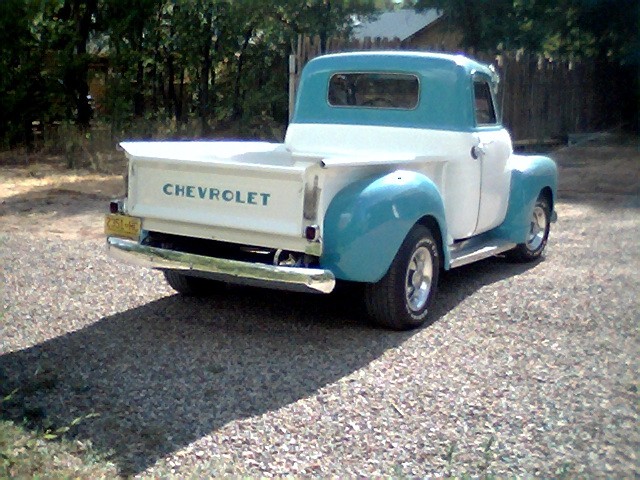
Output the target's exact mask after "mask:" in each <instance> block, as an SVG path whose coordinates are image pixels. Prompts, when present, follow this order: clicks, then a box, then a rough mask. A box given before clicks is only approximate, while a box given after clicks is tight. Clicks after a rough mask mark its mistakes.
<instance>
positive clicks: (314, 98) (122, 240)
mask: <svg viewBox="0 0 640 480" xmlns="http://www.w3.org/2000/svg"><path fill="white" fill-rule="evenodd" d="M496 82H497V77H496V75H495V73H494V71H493V70H492V69H490V68H488V67H487V66H485V65H482V64H479V63H477V62H475V61H473V60H470V59H468V58H466V57H463V56H454V55H444V54H431V53H424V52H420V53H419V52H366V53H346V54H336V55H326V56H322V57H318V58H316V59H314V60H312V61H311V62H309V63H308V64H307V66H306V67H305V69H304V71H303V73H302V76H301V80H300V86H299V92H298V95H297V99H296V106H295V111H294V114H293V118H292V121H291V123H290V125H289V127H288V130H287V134H286V138H285V141H284V143H267V142H232V141H210V142H199V141H198V142H124V143H122V147H123V148H124V150H125V152H126V154H127V156H128V158H129V169H128V186H127V197H126V198H124V199H121V200H118V201H114V202H112V203H111V213H110V214H109V215H107V217H106V219H105V230H106V234H107V236H108V238H107V244H108V250H109V252H110V254H111V255H113V256H114V257H116V258H118V259H121V260H122V261H124V262H129V263H134V264H137V265H142V266H145V267H151V268H155V269H159V270H162V271H163V272H164V275H165V277H166V280H167V282H168V283H169V285H171V286H172V287H173V288H174V289H175V290H177V291H178V292H180V293H182V294H191V295H194V294H207V293H208V292H211V291H212V290H213V289H215V288H219V287H220V282H230V283H240V284H250V285H260V286H265V287H272V288H280V289H289V290H299V291H308V292H316V293H329V292H331V291H332V290H333V289H334V287H335V284H336V282H337V281H344V282H357V283H359V284H361V285H362V286H363V288H362V289H361V290H362V292H363V293H362V295H364V302H363V303H364V305H365V308H366V310H367V312H368V314H369V316H370V317H371V318H372V320H374V321H375V322H376V323H378V324H380V325H382V326H385V327H388V328H392V329H398V330H403V329H411V328H415V327H418V326H420V325H422V324H423V323H424V322H425V321H426V320H427V319H428V313H429V309H430V306H431V303H432V301H433V300H434V296H435V294H436V289H437V284H438V276H439V273H440V272H441V271H442V270H443V269H444V270H448V269H451V268H455V267H458V266H461V265H465V264H468V263H471V262H475V261H477V260H480V259H483V258H486V257H489V256H492V255H497V254H505V255H508V256H510V257H512V258H514V259H516V260H520V261H531V260H535V259H537V258H538V257H540V256H541V255H542V252H543V250H544V248H545V246H546V244H547V238H548V235H549V226H550V223H551V222H552V221H553V220H554V219H555V213H554V203H555V200H556V185H557V170H556V165H555V164H554V162H553V161H552V160H550V159H549V158H547V157H542V156H522V155H516V154H514V153H513V148H512V144H511V139H510V136H509V133H508V132H507V131H506V130H505V129H504V127H503V126H502V124H501V118H500V115H499V113H498V112H499V111H498V109H497V108H496V103H495V91H496ZM357 290H358V289H354V291H357Z"/></svg>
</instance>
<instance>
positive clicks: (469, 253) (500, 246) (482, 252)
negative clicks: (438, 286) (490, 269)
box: [449, 239, 516, 268]
mask: <svg viewBox="0 0 640 480" xmlns="http://www.w3.org/2000/svg"><path fill="white" fill-rule="evenodd" d="M515 246H516V244H515V243H513V242H507V241H501V240H495V239H494V240H493V241H492V242H489V243H480V244H478V242H473V241H472V240H469V241H467V242H463V243H462V244H460V245H456V246H453V247H451V262H450V264H449V266H450V268H456V267H461V266H463V265H467V264H469V263H473V262H477V261H478V260H482V259H483V258H489V257H493V256H494V255H499V254H501V253H504V252H506V251H507V250H511V249H512V248H513V247H515Z"/></svg>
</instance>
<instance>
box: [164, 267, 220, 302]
mask: <svg viewBox="0 0 640 480" xmlns="http://www.w3.org/2000/svg"><path fill="white" fill-rule="evenodd" d="M164 278H165V280H166V281H167V283H168V284H169V286H170V287H171V288H173V289H174V290H175V291H176V292H178V293H180V294H181V295H186V296H189V297H204V296H207V295H210V294H211V293H212V292H213V291H214V290H215V289H216V282H215V281H213V280H208V279H206V278H200V277H191V276H189V275H184V274H182V273H179V272H177V271H175V270H165V271H164Z"/></svg>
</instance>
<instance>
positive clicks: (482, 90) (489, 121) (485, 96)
mask: <svg viewBox="0 0 640 480" xmlns="http://www.w3.org/2000/svg"><path fill="white" fill-rule="evenodd" d="M473 90H474V96H475V111H476V124H477V125H495V124H497V123H498V120H497V118H496V110H495V108H494V106H493V98H492V97H491V87H489V83H488V82H485V81H475V82H473Z"/></svg>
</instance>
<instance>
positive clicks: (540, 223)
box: [527, 205, 549, 252]
mask: <svg viewBox="0 0 640 480" xmlns="http://www.w3.org/2000/svg"><path fill="white" fill-rule="evenodd" d="M548 225H549V222H548V220H547V212H545V210H544V208H542V207H541V206H540V205H536V206H535V208H534V209H533V214H532V215H531V224H530V227H529V237H528V239H527V248H528V249H529V250H530V251H531V252H535V251H536V250H538V249H539V248H540V247H541V246H542V243H543V242H544V237H545V235H546V232H547V227H548Z"/></svg>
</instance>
